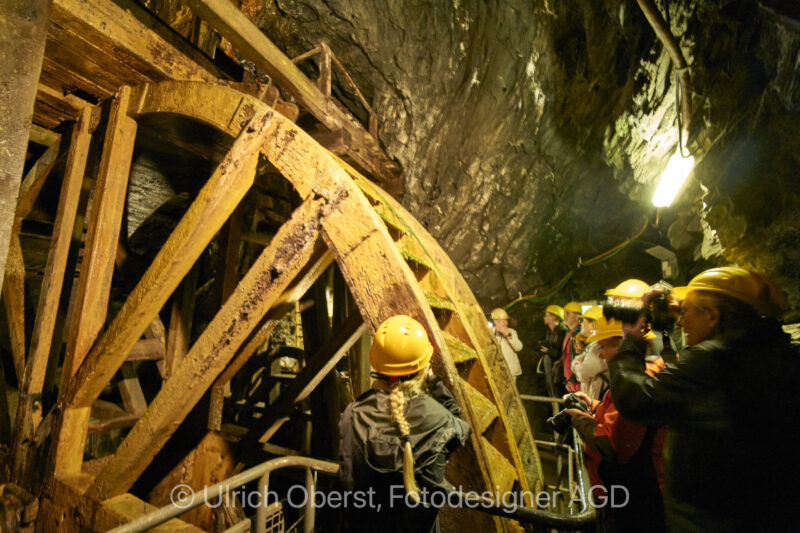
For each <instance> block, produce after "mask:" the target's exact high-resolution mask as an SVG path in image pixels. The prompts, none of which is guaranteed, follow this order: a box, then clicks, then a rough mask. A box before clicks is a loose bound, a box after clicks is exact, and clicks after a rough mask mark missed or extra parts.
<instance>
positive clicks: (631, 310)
mask: <svg viewBox="0 0 800 533" xmlns="http://www.w3.org/2000/svg"><path fill="white" fill-rule="evenodd" d="M650 288H651V289H660V290H662V291H663V292H662V293H661V294H658V295H657V296H656V297H654V298H652V299H651V300H650V303H649V304H648V305H647V306H643V305H642V301H641V300H636V301H629V300H628V301H614V300H613V299H609V301H608V302H606V303H605V304H603V316H604V317H606V319H608V320H619V321H620V322H622V323H623V324H635V323H636V321H637V320H639V317H640V316H644V317H645V320H647V323H648V324H650V328H651V329H653V330H656V331H662V332H664V333H669V332H670V331H672V328H674V327H675V322H676V318H675V316H673V314H672V313H670V310H669V301H668V299H667V297H668V296H669V293H670V292H671V291H672V286H671V285H670V284H668V283H666V282H663V281H659V282H658V283H656V284H655V285H653V286H652V287H650Z"/></svg>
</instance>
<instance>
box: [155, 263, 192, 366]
mask: <svg viewBox="0 0 800 533" xmlns="http://www.w3.org/2000/svg"><path fill="white" fill-rule="evenodd" d="M197 275H198V268H197V266H194V267H193V268H192V269H191V270H190V271H189V274H188V275H187V276H186V278H184V280H183V281H182V282H181V285H180V288H179V289H178V292H177V293H176V294H175V296H174V297H173V299H172V310H171V313H170V319H169V334H168V335H167V351H166V353H165V355H164V361H163V365H159V370H160V371H161V377H162V378H163V379H164V380H167V379H169V378H170V377H171V376H172V374H173V373H174V372H175V369H176V368H178V365H179V364H180V362H181V361H182V360H183V357H184V356H185V355H186V352H187V351H189V343H190V341H191V334H192V320H193V319H194V298H195V292H194V291H195V288H196V287H197Z"/></svg>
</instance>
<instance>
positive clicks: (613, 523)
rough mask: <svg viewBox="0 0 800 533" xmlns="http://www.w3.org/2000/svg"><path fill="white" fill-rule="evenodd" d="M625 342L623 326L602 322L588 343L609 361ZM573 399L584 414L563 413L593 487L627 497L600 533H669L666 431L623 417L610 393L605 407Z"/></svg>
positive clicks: (606, 512) (606, 515)
mask: <svg viewBox="0 0 800 533" xmlns="http://www.w3.org/2000/svg"><path fill="white" fill-rule="evenodd" d="M621 338H622V323H621V322H618V321H616V320H607V319H606V318H605V317H600V318H599V319H597V321H596V327H595V332H594V334H593V335H592V336H591V337H589V339H588V341H589V342H590V343H592V344H593V345H594V346H597V349H598V351H599V356H600V357H601V358H602V359H603V360H606V361H607V360H609V359H610V358H611V357H613V356H614V354H615V353H616V352H617V348H618V347H619V342H620V340H621ZM657 371H658V368H657V367H656V365H651V366H650V368H648V372H650V373H654V372H657ZM574 396H575V397H577V398H578V399H580V400H582V401H583V402H585V405H586V408H584V409H581V408H580V407H578V408H575V407H570V406H569V405H568V408H567V409H565V411H564V412H565V413H566V414H568V415H569V416H570V421H571V423H572V426H573V427H574V428H575V430H576V431H577V432H578V434H579V435H580V436H581V439H582V440H583V442H584V453H585V456H586V466H587V469H588V471H589V477H590V478H591V481H592V485H593V486H599V485H602V486H604V487H605V488H606V489H607V490H609V491H610V490H612V487H615V486H616V487H624V490H625V491H626V492H627V495H628V501H627V503H626V504H625V505H624V506H622V507H618V508H607V509H606V508H604V509H603V510H602V511H601V523H602V525H603V529H602V530H603V531H617V532H620V533H623V532H637V533H638V532H640V531H648V532H656V531H666V519H665V516H664V504H663V499H662V493H661V489H662V488H661V484H662V483H661V481H662V479H663V475H662V473H663V465H662V463H663V449H664V437H665V431H664V429H663V428H659V427H649V426H647V425H643V424H639V423H635V422H632V421H631V420H628V419H627V418H625V417H623V416H620V414H619V412H618V411H617V409H616V407H615V405H614V398H613V395H612V393H611V391H609V390H606V392H605V393H604V394H603V397H602V400H601V401H598V400H595V399H592V398H590V397H589V396H588V395H587V394H586V393H584V392H577V393H575V394H574ZM565 403H567V402H566V398H565ZM619 490H622V489H619Z"/></svg>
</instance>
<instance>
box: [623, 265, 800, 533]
mask: <svg viewBox="0 0 800 533" xmlns="http://www.w3.org/2000/svg"><path fill="white" fill-rule="evenodd" d="M652 296H653V295H652V294H648V295H645V298H644V300H645V302H644V303H645V305H647V304H648V300H649V299H650V298H652ZM784 309H785V300H784V297H783V294H782V292H781V291H780V288H778V286H777V285H775V284H774V283H772V282H771V281H770V280H769V279H767V278H766V277H765V276H762V275H760V274H757V273H754V272H751V271H748V270H746V269H743V268H739V267H735V266H728V267H720V268H712V269H710V270H706V271H705V272H703V273H701V274H699V275H697V276H695V277H694V278H693V279H692V280H691V282H689V285H688V289H687V293H686V296H685V299H684V300H683V302H682V303H681V306H680V311H679V319H678V325H680V326H681V327H682V328H683V331H684V334H685V337H686V345H687V348H686V349H685V350H684V351H682V352H681V354H680V359H679V360H678V361H676V362H675V363H674V364H669V365H667V367H666V368H665V369H664V370H662V371H661V372H659V373H658V374H656V375H655V376H653V377H649V376H647V375H646V374H645V361H644V354H645V350H646V341H645V340H644V338H643V333H644V331H646V329H647V324H646V319H645V317H644V316H640V317H639V318H638V319H637V320H636V321H635V322H633V323H628V324H624V325H623V327H622V330H623V333H624V340H623V341H622V344H621V345H620V348H619V350H618V353H617V355H616V356H615V357H614V358H612V359H611V360H610V362H609V372H610V376H611V392H612V395H613V397H614V403H615V404H616V406H617V409H618V410H619V412H620V413H621V414H622V416H624V417H625V418H628V419H630V420H634V421H638V422H640V423H642V424H647V425H658V424H665V425H667V426H668V427H669V434H670V436H669V438H668V452H667V454H666V456H667V457H668V458H669V460H668V462H667V465H666V494H667V498H666V511H667V518H668V522H669V524H670V527H671V528H672V529H674V530H676V531H791V530H796V528H797V523H796V517H795V512H794V506H793V505H791V504H789V502H790V501H793V498H794V496H792V493H793V490H792V489H790V487H792V488H793V484H794V482H795V480H796V479H797V477H798V474H800V458H799V457H800V456H799V455H798V453H797V445H796V442H795V440H794V435H798V434H800V422H799V421H800V417H797V416H795V415H794V414H792V413H791V412H790V411H787V408H788V409H789V410H793V409H795V408H796V406H797V405H800V392H798V388H797V385H796V379H797V376H798V375H800V354H798V352H797V349H796V347H793V346H792V345H791V343H790V339H789V336H788V335H787V334H786V333H784V332H783V330H782V329H781V323H780V317H781V316H782V313H783V310H784ZM790 436H791V437H790Z"/></svg>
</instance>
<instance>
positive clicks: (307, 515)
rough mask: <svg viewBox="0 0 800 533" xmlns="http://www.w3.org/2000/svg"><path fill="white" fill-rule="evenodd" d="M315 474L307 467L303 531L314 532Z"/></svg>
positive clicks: (306, 532) (305, 532)
mask: <svg viewBox="0 0 800 533" xmlns="http://www.w3.org/2000/svg"><path fill="white" fill-rule="evenodd" d="M315 489H316V487H315V483H314V474H313V473H312V472H311V469H310V468H306V496H307V498H308V500H307V501H306V507H305V509H304V510H303V532H304V533H314V490H315Z"/></svg>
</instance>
